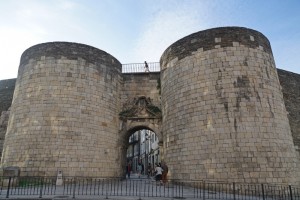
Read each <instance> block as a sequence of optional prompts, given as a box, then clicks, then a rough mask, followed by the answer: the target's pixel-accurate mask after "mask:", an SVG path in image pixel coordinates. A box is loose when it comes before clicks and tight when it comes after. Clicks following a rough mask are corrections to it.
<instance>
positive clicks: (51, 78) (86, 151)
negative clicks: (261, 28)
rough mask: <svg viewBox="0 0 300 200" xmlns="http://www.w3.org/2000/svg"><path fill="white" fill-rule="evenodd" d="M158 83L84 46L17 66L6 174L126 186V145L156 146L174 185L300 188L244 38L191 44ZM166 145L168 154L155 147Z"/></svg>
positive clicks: (276, 90)
mask: <svg viewBox="0 0 300 200" xmlns="http://www.w3.org/2000/svg"><path fill="white" fill-rule="evenodd" d="M160 65H161V72H151V68H150V72H147V73H144V72H143V73H122V65H121V64H120V62H119V61H118V60H117V59H115V58H114V57H113V56H111V55H109V54H108V53H106V52H104V51H101V50H99V49H96V48H94V47H91V46H87V45H83V44H77V43H67V42H52V43H45V44H39V45H36V46H33V47H31V48H29V49H27V50H26V51H25V52H24V53H23V55H22V57H21V62H20V67H19V72H18V78H17V83H16V88H15V92H14V98H13V103H12V108H11V114H10V118H9V124H8V128H7V133H6V138H5V143H4V150H3V155H2V161H1V162H2V167H7V166H18V167H20V169H21V174H22V175H54V174H56V172H57V171H58V170H61V171H62V172H63V173H64V175H67V176H102V177H103V176H114V177H116V176H122V175H123V173H124V166H125V158H126V157H125V149H126V145H127V142H128V137H129V135H130V134H131V133H132V132H134V131H135V130H138V129H141V128H145V129H149V130H152V131H154V132H155V133H156V134H157V135H158V137H159V140H160V141H161V146H162V147H161V148H162V149H163V157H164V158H163V159H164V160H165V161H166V162H167V164H168V165H169V170H170V173H169V175H170V176H171V177H172V178H180V179H189V180H193V179H203V180H211V181H212V180H213V181H231V182H252V183H265V182H268V183H296V182H299V177H300V176H299V172H298V171H297V164H298V163H297V162H298V161H297V155H296V152H295V148H294V145H293V139H292V136H291V131H290V127H289V121H288V119H287V113H286V110H285V106H284V101H283V97H282V92H281V89H280V85H279V82H278V77H277V72H276V68H275V64H274V59H273V55H272V50H271V47H270V44H269V41H268V39H267V38H266V37H265V36H264V35H262V34H261V33H259V32H257V31H255V30H251V29H247V28H240V27H225V28H215V29H209V30H205V31H200V32H197V33H194V34H192V35H189V36H187V37H185V38H182V39H181V40H179V41H177V42H175V43H174V44H172V45H171V46H170V47H169V48H167V50H166V51H165V52H164V53H163V55H162V57H161V60H160ZM162 144H163V145H162Z"/></svg>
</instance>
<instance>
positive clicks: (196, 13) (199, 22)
mask: <svg viewBox="0 0 300 200" xmlns="http://www.w3.org/2000/svg"><path fill="white" fill-rule="evenodd" d="M203 8H204V7H203V6H202V4H201V3H196V4H193V5H189V6H185V5H181V4H175V5H174V6H171V7H169V8H168V10H163V9H159V10H158V11H157V12H155V14H154V16H153V17H152V18H151V19H149V21H148V22H147V23H146V25H145V27H144V30H143V31H142V34H141V36H140V38H138V39H137V40H136V45H135V47H134V50H133V54H132V57H133V58H132V60H136V61H143V60H148V61H151V62H155V61H159V59H160V56H161V55H162V53H163V51H164V50H165V49H166V48H167V47H168V46H170V45H171V44H172V43H174V42H176V41H177V40H179V39H181V38H182V37H185V36H187V35H189V34H191V33H194V32H197V31H200V30H202V29H205V28H207V27H208V24H209V23H207V21H206V20H207V16H206V11H205V10H204V9H203Z"/></svg>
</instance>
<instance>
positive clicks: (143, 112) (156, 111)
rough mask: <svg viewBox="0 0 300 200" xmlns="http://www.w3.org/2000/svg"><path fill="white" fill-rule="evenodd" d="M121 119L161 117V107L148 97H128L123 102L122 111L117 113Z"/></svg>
mask: <svg viewBox="0 0 300 200" xmlns="http://www.w3.org/2000/svg"><path fill="white" fill-rule="evenodd" d="M119 116H120V118H121V119H122V120H124V119H134V118H136V119H141V118H143V119H145V118H157V119H161V117H162V114H161V109H160V108H159V107H158V106H156V105H154V104H153V103H152V101H151V99H150V98H149V97H146V96H140V97H134V98H133V99H129V100H128V101H127V102H125V103H124V105H123V109H122V111H121V112H120V113H119Z"/></svg>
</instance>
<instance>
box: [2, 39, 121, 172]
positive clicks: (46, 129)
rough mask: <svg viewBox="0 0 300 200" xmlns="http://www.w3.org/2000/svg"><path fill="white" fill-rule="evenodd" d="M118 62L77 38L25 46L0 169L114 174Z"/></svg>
mask: <svg viewBox="0 0 300 200" xmlns="http://www.w3.org/2000/svg"><path fill="white" fill-rule="evenodd" d="M120 75H121V64H120V62H119V61H118V60H116V59H115V58H114V57H112V56H111V55H109V54H107V53H106V52H104V51H101V50H99V49H96V48H94V47H90V46H87V45H83V44H76V43H66V42H53V43H45V44H39V45H36V46H33V47H31V48H29V49H27V50H26V51H25V52H24V53H23V55H22V57H21V62H20V67H19V73H18V79H17V83H16V87H15V92H14V102H13V104H12V107H11V114H10V119H9V126H8V128H7V134H6V138H5V143H4V149H3V158H2V161H1V162H2V167H7V166H19V167H20V169H21V175H56V173H57V171H58V170H61V171H62V172H63V175H64V176H102V177H103V176H120V175H121V173H122V171H120V168H121V164H120V162H119V160H120V152H119V151H120V150H119V147H118V138H119V135H118V127H119V118H118V113H119V107H120V89H121V85H120V84H121V82H122V79H121V76H120Z"/></svg>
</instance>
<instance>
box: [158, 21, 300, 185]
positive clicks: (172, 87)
mask: <svg viewBox="0 0 300 200" xmlns="http://www.w3.org/2000/svg"><path fill="white" fill-rule="evenodd" d="M161 71H162V74H161V80H162V83H161V85H162V88H161V90H162V93H161V96H162V108H163V110H162V111H163V126H162V132H163V141H164V151H165V157H166V161H167V162H168V163H169V165H170V166H171V167H170V171H171V173H172V176H173V177H174V178H179V179H182V178H188V179H204V180H210V181H224V180H227V181H230V182H251V183H257V182H261V183H262V182H274V183H296V182H297V181H299V177H297V176H295V175H296V174H297V175H298V169H297V162H298V161H297V154H296V152H295V148H294V145H293V139H292V135H291V131H290V126H289V122H288V118H287V112H286V109H285V106H284V101H283V96H282V92H281V88H280V84H279V81H278V76H277V71H276V68H275V64H274V59H273V56H272V52H271V47H270V45H269V42H268V40H267V38H266V37H265V36H263V35H262V34H261V33H259V32H257V31H254V30H250V29H246V28H236V27H227V28H217V29H210V30H205V31H201V32H198V33H195V34H192V35H190V36H187V37H185V38H183V39H181V40H179V41H177V42H175V43H174V44H172V45H171V46H170V47H169V48H168V49H167V50H166V51H165V52H164V54H163V56H162V57H161Z"/></svg>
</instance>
